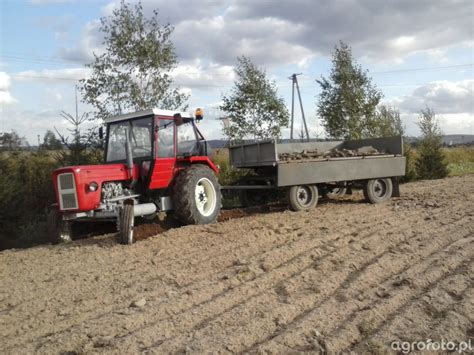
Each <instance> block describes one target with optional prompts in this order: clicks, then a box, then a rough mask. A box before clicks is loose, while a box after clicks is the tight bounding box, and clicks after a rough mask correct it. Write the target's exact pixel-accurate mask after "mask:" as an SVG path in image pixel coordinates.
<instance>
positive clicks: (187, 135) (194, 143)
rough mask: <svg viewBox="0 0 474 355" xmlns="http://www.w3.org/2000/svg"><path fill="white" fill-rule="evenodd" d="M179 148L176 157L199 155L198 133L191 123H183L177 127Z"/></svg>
mask: <svg viewBox="0 0 474 355" xmlns="http://www.w3.org/2000/svg"><path fill="white" fill-rule="evenodd" d="M176 134H177V138H176V140H177V148H176V155H179V156H192V155H197V154H198V151H199V145H198V140H197V138H196V131H195V130H194V126H193V125H192V123H191V122H188V123H183V124H182V125H179V126H177V132H176Z"/></svg>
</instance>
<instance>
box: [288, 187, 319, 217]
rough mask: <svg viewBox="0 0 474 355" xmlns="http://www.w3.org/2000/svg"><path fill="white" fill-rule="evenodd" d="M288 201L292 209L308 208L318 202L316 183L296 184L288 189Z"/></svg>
mask: <svg viewBox="0 0 474 355" xmlns="http://www.w3.org/2000/svg"><path fill="white" fill-rule="evenodd" d="M288 202H289V204H290V208H291V209H292V210H293V211H302V210H309V209H311V208H313V207H315V206H316V205H317V203H318V187H317V186H316V185H297V186H292V187H290V189H289V190H288Z"/></svg>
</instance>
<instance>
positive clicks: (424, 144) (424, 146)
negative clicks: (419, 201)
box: [415, 107, 448, 179]
mask: <svg viewBox="0 0 474 355" xmlns="http://www.w3.org/2000/svg"><path fill="white" fill-rule="evenodd" d="M418 126H419V127H420V129H421V133H422V139H421V140H420V142H419V144H418V159H417V160H416V164H415V165H416V173H417V177H418V178H419V179H440V178H443V177H445V176H447V175H448V169H447V164H446V162H445V161H444V154H443V151H442V149H441V148H442V140H441V132H440V130H439V127H438V124H437V121H436V114H435V112H434V111H433V110H432V109H430V108H428V107H427V108H426V109H424V110H421V112H420V116H419V120H418Z"/></svg>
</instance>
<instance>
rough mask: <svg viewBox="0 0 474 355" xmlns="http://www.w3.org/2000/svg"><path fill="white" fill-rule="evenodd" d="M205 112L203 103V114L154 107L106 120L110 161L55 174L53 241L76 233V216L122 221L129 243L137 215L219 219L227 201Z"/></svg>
mask: <svg viewBox="0 0 474 355" xmlns="http://www.w3.org/2000/svg"><path fill="white" fill-rule="evenodd" d="M202 117H203V112H202V110H201V109H198V110H196V116H193V115H192V114H190V113H186V112H176V111H168V110H159V109H152V110H145V111H139V112H134V113H129V114H124V115H119V116H116V117H111V118H108V119H106V120H105V123H106V136H105V151H104V164H103V165H87V166H73V167H65V168H60V169H57V170H56V171H54V173H53V183H54V187H55V191H56V197H57V204H56V207H55V208H54V216H53V217H52V219H53V220H52V221H51V223H49V224H50V226H51V231H50V234H51V235H52V236H53V240H56V241H62V240H67V239H70V229H68V228H69V227H70V224H71V223H72V222H73V221H75V220H97V219H118V226H119V240H120V242H122V243H125V244H129V243H132V242H133V221H134V217H136V216H148V215H153V214H155V213H157V212H166V211H169V212H173V214H174V215H175V217H177V219H179V220H180V221H182V222H183V223H185V224H193V223H194V224H203V223H211V222H214V221H215V220H216V219H217V216H218V214H219V211H220V205H221V204H220V187H219V184H218V182H217V178H216V174H217V173H218V169H217V167H216V166H215V165H214V164H213V163H212V161H211V160H210V159H209V157H208V154H209V150H208V146H207V142H206V140H205V139H204V137H203V135H202V134H201V132H200V131H199V129H198V128H197V126H196V120H200V119H202ZM100 135H101V137H103V131H102V130H101V131H100ZM58 226H60V228H59V227H58ZM65 227H67V228H66V229H65Z"/></svg>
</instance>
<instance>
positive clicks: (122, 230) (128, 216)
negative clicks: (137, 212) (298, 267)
mask: <svg viewBox="0 0 474 355" xmlns="http://www.w3.org/2000/svg"><path fill="white" fill-rule="evenodd" d="M134 224H135V216H134V211H133V200H126V201H124V203H123V207H122V208H121V209H120V211H119V217H118V240H119V243H120V244H124V245H131V244H132V243H133V227H134Z"/></svg>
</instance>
